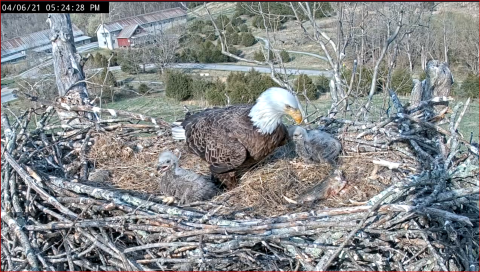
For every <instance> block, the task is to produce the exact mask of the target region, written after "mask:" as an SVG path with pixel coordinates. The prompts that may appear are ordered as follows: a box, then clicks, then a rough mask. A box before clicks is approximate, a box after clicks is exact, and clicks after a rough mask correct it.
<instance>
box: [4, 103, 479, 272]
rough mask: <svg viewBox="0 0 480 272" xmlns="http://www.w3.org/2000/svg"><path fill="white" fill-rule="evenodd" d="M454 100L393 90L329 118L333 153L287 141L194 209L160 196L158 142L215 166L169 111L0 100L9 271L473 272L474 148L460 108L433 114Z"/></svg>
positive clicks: (197, 165)
mask: <svg viewBox="0 0 480 272" xmlns="http://www.w3.org/2000/svg"><path fill="white" fill-rule="evenodd" d="M392 96H393V97H392V100H393V101H398V99H397V100H396V99H395V96H394V94H392ZM444 100H445V99H439V98H435V99H432V100H431V101H427V102H422V103H421V104H420V105H419V106H417V107H411V108H405V107H403V106H402V105H400V104H399V102H397V103H396V104H395V106H396V108H397V113H396V115H394V116H392V117H389V118H385V119H384V120H383V121H381V122H378V123H370V122H353V121H349V120H343V119H331V118H319V120H317V121H318V122H317V123H318V124H319V125H321V126H323V128H324V129H325V130H327V131H329V132H331V133H332V134H334V135H335V136H336V137H337V138H338V139H339V140H341V142H342V146H343V151H342V154H341V156H340V158H339V160H338V162H337V164H336V165H335V166H331V165H328V164H306V163H304V162H303V161H301V160H300V159H299V158H297V157H296V155H295V152H294V151H293V148H292V146H291V144H289V145H286V146H284V147H281V148H279V149H277V150H276V151H275V152H274V153H273V154H272V155H271V156H269V157H268V158H267V159H265V160H264V161H262V162H261V163H260V164H258V165H257V166H255V167H254V168H253V169H251V170H250V171H248V172H247V173H246V174H244V175H243V176H242V178H241V182H240V185H239V186H238V187H237V188H235V189H233V190H230V191H226V192H222V193H221V194H219V195H217V196H216V197H215V198H213V199H212V200H210V201H207V202H197V203H190V204H187V205H184V206H179V205H177V204H175V203H174V204H173V205H170V206H167V205H164V204H163V202H162V198H163V196H162V195H160V194H159V193H158V188H157V186H158V178H159V177H158V174H157V172H156V171H155V163H156V160H157V158H158V155H159V154H160V153H161V152H162V151H164V150H172V151H173V150H176V151H179V152H180V153H181V154H182V155H181V159H180V165H181V166H182V167H183V168H186V169H190V170H193V171H195V172H197V173H201V174H204V175H206V176H208V175H209V171H208V165H207V164H206V163H204V162H202V161H201V160H200V159H199V158H197V157H195V156H194V155H192V154H189V153H188V152H187V151H186V150H185V147H184V143H183V142H175V141H173V140H172V138H171V136H170V134H169V129H170V128H169V127H168V126H167V125H166V124H165V123H162V122H158V120H159V119H156V121H155V122H154V124H146V123H145V122H143V123H139V122H134V119H138V120H155V119H151V118H149V117H145V116H142V115H138V114H132V113H127V112H121V114H123V115H126V116H128V117H129V118H126V119H110V120H108V121H102V122H90V121H84V122H82V123H80V124H78V123H77V124H70V125H65V124H62V125H59V124H58V122H55V121H54V120H55V118H52V117H54V116H55V111H56V110H58V109H60V110H65V107H66V106H65V105H53V107H48V108H45V107H41V108H36V109H30V110H28V111H26V112H25V113H24V114H22V115H21V116H15V117H14V118H13V119H12V118H11V117H10V118H8V117H7V116H6V115H5V114H4V112H3V111H2V126H3V134H2V186H1V188H2V211H1V212H2V270H20V269H32V270H34V269H44V270H67V269H69V270H160V269H161V270H252V269H255V270H327V269H333V270H478V257H479V256H478V243H477V242H475V241H478V238H479V235H478V145H477V146H476V145H472V144H470V143H468V142H467V141H465V140H464V139H463V138H462V137H460V135H459V134H458V133H457V132H456V126H458V125H456V124H457V123H459V121H460V119H461V117H462V112H465V111H464V110H463V108H462V106H461V105H458V106H457V107H456V108H455V109H453V111H450V112H452V113H451V114H449V115H448V114H447V115H446V114H445V112H446V110H444V111H442V112H440V113H438V115H437V116H435V117H433V118H428V120H425V119H427V118H426V117H425V116H428V115H426V114H424V112H425V111H427V110H428V111H430V110H431V109H432V106H433V105H435V104H439V103H445V101H444ZM68 109H69V110H71V111H76V112H79V113H81V114H79V115H78V116H83V113H84V112H92V111H93V110H92V108H89V107H88V106H82V107H69V108H68ZM102 111H103V112H104V113H112V111H108V110H102ZM117 113H118V112H117ZM430 116H431V115H430ZM33 120H37V122H36V127H35V125H33V126H32V125H31V123H33ZM442 123H444V124H447V127H448V128H446V129H445V128H442V126H440V125H441V124H442ZM443 127H445V126H443ZM338 170H341V173H342V178H341V179H335V175H336V173H338ZM340 180H341V181H340ZM319 186H320V188H323V189H322V190H323V191H320V193H319V194H318V195H316V199H314V200H313V201H308V202H306V201H301V200H302V199H304V196H305V195H308V194H309V193H311V191H312V190H313V188H319ZM322 186H323V187H322ZM315 192H318V191H315Z"/></svg>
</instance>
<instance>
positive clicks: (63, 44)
mask: <svg viewBox="0 0 480 272" xmlns="http://www.w3.org/2000/svg"><path fill="white" fill-rule="evenodd" d="M47 22H48V23H49V24H50V29H51V33H50V40H51V42H52V55H53V67H54V71H55V78H56V83H57V87H58V94H59V96H60V97H59V98H58V100H57V102H60V103H65V104H68V105H85V104H88V103H89V99H88V92H87V85H86V83H85V82H84V80H85V75H84V73H83V67H82V66H81V65H80V60H81V57H80V55H79V54H77V50H76V49H75V43H74V40H73V31H72V23H71V21H70V15H69V14H68V13H49V14H48V20H47ZM58 115H59V118H60V120H61V121H62V123H64V124H67V123H68V124H76V123H80V122H81V120H80V119H79V118H78V117H80V116H79V115H78V114H77V113H76V112H68V111H63V110H58Z"/></svg>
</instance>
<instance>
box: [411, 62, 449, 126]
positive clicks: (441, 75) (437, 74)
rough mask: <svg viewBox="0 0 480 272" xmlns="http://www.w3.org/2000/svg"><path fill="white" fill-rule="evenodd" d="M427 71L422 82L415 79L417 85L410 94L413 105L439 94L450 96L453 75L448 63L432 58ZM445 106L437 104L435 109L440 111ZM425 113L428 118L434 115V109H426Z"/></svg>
mask: <svg viewBox="0 0 480 272" xmlns="http://www.w3.org/2000/svg"><path fill="white" fill-rule="evenodd" d="M425 73H426V75H427V77H426V78H425V79H424V80H423V81H422V82H421V83H420V81H418V80H416V81H414V83H415V85H414V87H413V90H412V93H411V95H410V104H411V105H412V106H417V105H418V104H419V103H420V102H421V101H428V100H430V99H432V98H434V97H437V96H445V97H448V96H449V95H450V90H451V89H452V84H453V76H452V73H451V72H450V69H449V68H448V64H447V63H445V62H440V61H438V60H431V61H429V62H428V63H427V67H426V68H425ZM444 108H445V106H444V105H437V106H435V111H437V112H439V111H441V110H442V109H444ZM425 113H426V116H425V117H426V119H428V117H432V116H433V115H434V112H433V111H432V110H430V111H425ZM427 113H429V114H427Z"/></svg>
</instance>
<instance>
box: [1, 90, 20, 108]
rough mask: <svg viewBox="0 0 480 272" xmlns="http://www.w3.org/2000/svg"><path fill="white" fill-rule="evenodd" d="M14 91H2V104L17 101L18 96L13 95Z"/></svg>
mask: <svg viewBox="0 0 480 272" xmlns="http://www.w3.org/2000/svg"><path fill="white" fill-rule="evenodd" d="M14 90H15V89H9V88H3V89H2V104H3V103H6V102H9V101H12V100H15V99H17V96H16V95H14V94H13V91H14Z"/></svg>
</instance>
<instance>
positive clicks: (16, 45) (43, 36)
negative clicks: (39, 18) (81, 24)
mask: <svg viewBox="0 0 480 272" xmlns="http://www.w3.org/2000/svg"><path fill="white" fill-rule="evenodd" d="M72 31H73V36H74V37H78V36H83V32H82V31H81V30H80V29H79V28H78V27H77V26H76V25H74V24H72ZM49 35H50V29H46V30H42V31H38V32H34V33H31V34H27V35H24V36H20V37H16V38H13V39H9V40H6V41H2V56H3V55H9V54H14V53H17V52H20V51H23V50H27V49H31V48H35V47H39V46H44V45H47V44H50V38H49Z"/></svg>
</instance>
